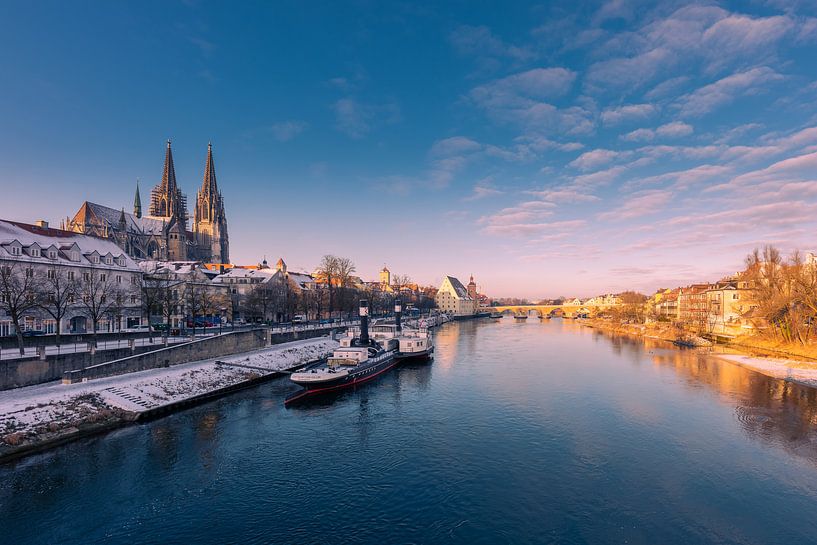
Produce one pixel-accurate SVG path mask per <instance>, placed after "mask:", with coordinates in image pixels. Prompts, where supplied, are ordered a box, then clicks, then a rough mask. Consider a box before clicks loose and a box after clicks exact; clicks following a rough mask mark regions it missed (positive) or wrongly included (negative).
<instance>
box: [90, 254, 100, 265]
mask: <svg viewBox="0 0 817 545" xmlns="http://www.w3.org/2000/svg"><path fill="white" fill-rule="evenodd" d="M91 263H94V264H98V263H99V256H98V255H93V256H91Z"/></svg>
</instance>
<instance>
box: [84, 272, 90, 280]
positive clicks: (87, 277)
mask: <svg viewBox="0 0 817 545" xmlns="http://www.w3.org/2000/svg"><path fill="white" fill-rule="evenodd" d="M82 280H83V282H90V281H91V273H88V272H84V273H82Z"/></svg>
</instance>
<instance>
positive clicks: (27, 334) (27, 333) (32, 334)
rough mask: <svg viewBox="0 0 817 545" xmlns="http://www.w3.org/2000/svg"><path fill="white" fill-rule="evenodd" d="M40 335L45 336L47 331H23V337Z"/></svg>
mask: <svg viewBox="0 0 817 545" xmlns="http://www.w3.org/2000/svg"><path fill="white" fill-rule="evenodd" d="M40 335H45V331H40V330H39V329H29V330H26V331H23V337H39V336H40Z"/></svg>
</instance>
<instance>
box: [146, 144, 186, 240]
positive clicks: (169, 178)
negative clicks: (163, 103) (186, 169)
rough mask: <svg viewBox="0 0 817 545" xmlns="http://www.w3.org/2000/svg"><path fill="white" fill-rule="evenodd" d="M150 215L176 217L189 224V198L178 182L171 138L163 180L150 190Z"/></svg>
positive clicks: (182, 222) (180, 221) (166, 153)
mask: <svg viewBox="0 0 817 545" xmlns="http://www.w3.org/2000/svg"><path fill="white" fill-rule="evenodd" d="M150 215H151V216H156V217H160V218H175V219H176V220H177V221H178V222H179V223H181V224H183V225H187V199H186V198H185V196H184V194H182V192H181V190H180V189H179V186H178V185H177V184H176V169H175V167H174V166H173V150H172V149H171V147H170V140H168V141H167V150H166V151H165V166H164V169H163V170H162V181H161V182H159V185H157V186H156V187H154V188H153V191H151V192H150Z"/></svg>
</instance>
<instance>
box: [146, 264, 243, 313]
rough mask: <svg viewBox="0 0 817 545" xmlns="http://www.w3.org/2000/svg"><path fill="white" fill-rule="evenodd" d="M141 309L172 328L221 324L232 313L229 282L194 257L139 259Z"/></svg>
mask: <svg viewBox="0 0 817 545" xmlns="http://www.w3.org/2000/svg"><path fill="white" fill-rule="evenodd" d="M138 265H139V268H140V269H141V271H142V274H143V277H142V298H143V303H145V304H144V307H145V308H144V312H145V314H147V315H148V317H149V319H150V323H151V324H167V325H169V326H170V327H173V328H184V327H193V326H196V327H201V326H210V325H216V324H220V323H221V322H222V321H224V320H226V319H227V318H228V317H229V316H231V315H232V299H231V296H230V289H229V287H228V286H226V285H224V284H221V283H217V282H214V281H213V278H212V276H213V275H212V274H211V272H210V271H209V270H208V269H206V268H205V267H203V266H202V264H201V263H199V262H197V261H140V262H139V264H138Z"/></svg>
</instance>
